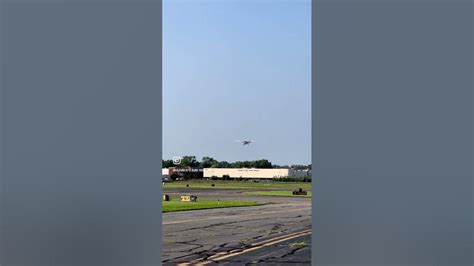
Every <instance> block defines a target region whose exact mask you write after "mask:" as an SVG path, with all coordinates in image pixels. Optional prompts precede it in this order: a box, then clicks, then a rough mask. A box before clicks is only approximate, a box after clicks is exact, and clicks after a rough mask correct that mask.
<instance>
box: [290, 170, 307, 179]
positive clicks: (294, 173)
mask: <svg viewBox="0 0 474 266" xmlns="http://www.w3.org/2000/svg"><path fill="white" fill-rule="evenodd" d="M309 175H310V174H309V172H308V171H307V170H293V169H290V174H289V176H290V177H305V176H309Z"/></svg>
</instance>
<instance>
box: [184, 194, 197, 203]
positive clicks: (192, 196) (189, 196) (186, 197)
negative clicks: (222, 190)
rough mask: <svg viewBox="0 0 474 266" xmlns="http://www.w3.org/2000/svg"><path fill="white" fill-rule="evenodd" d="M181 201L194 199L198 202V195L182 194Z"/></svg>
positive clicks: (193, 200)
mask: <svg viewBox="0 0 474 266" xmlns="http://www.w3.org/2000/svg"><path fill="white" fill-rule="evenodd" d="M181 201H192V202H196V201H197V196H194V195H182V196H181Z"/></svg>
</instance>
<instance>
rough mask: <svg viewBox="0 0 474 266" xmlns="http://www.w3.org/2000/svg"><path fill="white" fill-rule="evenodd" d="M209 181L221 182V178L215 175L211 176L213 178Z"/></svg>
mask: <svg viewBox="0 0 474 266" xmlns="http://www.w3.org/2000/svg"><path fill="white" fill-rule="evenodd" d="M209 179H210V180H219V179H220V178H219V177H217V176H215V175H213V176H211V178H209Z"/></svg>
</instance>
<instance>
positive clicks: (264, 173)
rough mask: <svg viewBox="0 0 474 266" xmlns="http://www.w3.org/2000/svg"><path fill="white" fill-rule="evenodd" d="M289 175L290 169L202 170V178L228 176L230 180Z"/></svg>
mask: <svg viewBox="0 0 474 266" xmlns="http://www.w3.org/2000/svg"><path fill="white" fill-rule="evenodd" d="M290 174H291V173H290V169H259V168H204V177H212V176H217V177H222V176H224V175H229V176H230V177H231V178H239V177H242V178H274V177H285V176H290Z"/></svg>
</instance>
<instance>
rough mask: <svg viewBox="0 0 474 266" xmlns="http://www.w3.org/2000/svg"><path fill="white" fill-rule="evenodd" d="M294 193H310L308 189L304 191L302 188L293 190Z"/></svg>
mask: <svg viewBox="0 0 474 266" xmlns="http://www.w3.org/2000/svg"><path fill="white" fill-rule="evenodd" d="M293 195H308V192H307V191H304V190H303V189H302V188H299V189H298V190H294V191H293Z"/></svg>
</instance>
